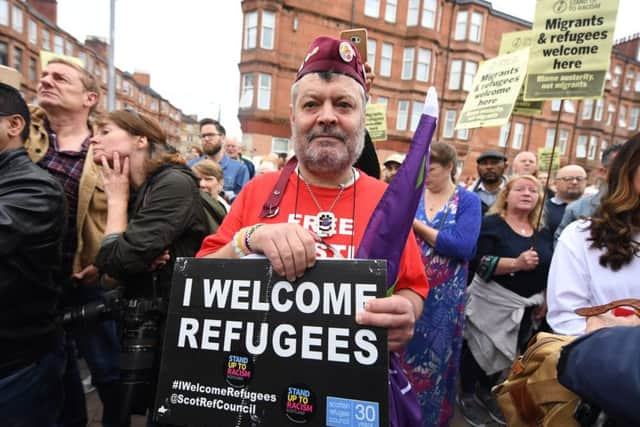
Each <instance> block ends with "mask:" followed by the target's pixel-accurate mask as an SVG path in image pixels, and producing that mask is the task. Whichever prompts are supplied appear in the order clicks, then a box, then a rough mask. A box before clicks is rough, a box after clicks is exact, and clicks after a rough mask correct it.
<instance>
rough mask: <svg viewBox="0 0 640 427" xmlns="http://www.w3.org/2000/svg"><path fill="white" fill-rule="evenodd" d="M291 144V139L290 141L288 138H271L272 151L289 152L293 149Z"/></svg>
mask: <svg viewBox="0 0 640 427" xmlns="http://www.w3.org/2000/svg"><path fill="white" fill-rule="evenodd" d="M290 145H291V141H289V140H288V139H287V138H276V137H273V138H271V152H272V153H281V154H285V153H289V151H290V150H291V147H290Z"/></svg>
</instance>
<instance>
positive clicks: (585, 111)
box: [582, 99, 593, 120]
mask: <svg viewBox="0 0 640 427" xmlns="http://www.w3.org/2000/svg"><path fill="white" fill-rule="evenodd" d="M592 115H593V99H585V100H584V101H582V119H583V120H591V116H592Z"/></svg>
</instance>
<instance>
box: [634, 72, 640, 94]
mask: <svg viewBox="0 0 640 427" xmlns="http://www.w3.org/2000/svg"><path fill="white" fill-rule="evenodd" d="M633 90H635V91H636V92H640V72H638V73H636V84H635V87H634V89H633Z"/></svg>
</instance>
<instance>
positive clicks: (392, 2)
mask: <svg viewBox="0 0 640 427" xmlns="http://www.w3.org/2000/svg"><path fill="white" fill-rule="evenodd" d="M397 11H398V0H387V5H386V6H385V8H384V20H385V21H387V22H396V12H397Z"/></svg>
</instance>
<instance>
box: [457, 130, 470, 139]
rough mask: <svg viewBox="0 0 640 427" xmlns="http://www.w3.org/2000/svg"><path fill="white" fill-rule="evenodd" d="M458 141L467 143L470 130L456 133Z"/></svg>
mask: <svg viewBox="0 0 640 427" xmlns="http://www.w3.org/2000/svg"><path fill="white" fill-rule="evenodd" d="M456 135H457V136H458V139H461V140H463V141H466V140H468V139H469V129H460V130H458V131H457V132H456Z"/></svg>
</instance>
